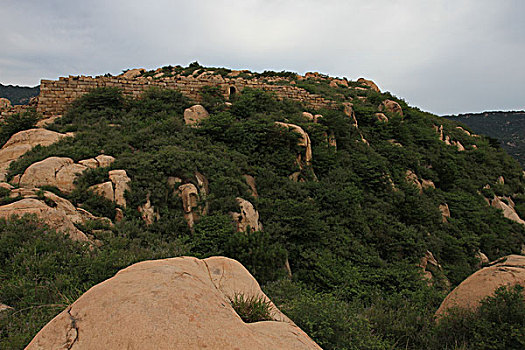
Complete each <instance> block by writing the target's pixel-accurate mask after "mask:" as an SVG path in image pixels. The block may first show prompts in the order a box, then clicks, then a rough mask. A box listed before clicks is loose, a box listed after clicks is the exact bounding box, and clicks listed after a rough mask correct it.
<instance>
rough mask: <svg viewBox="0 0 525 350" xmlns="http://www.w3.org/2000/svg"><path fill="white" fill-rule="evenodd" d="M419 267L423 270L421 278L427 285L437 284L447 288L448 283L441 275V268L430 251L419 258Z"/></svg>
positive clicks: (442, 274)
mask: <svg viewBox="0 0 525 350" xmlns="http://www.w3.org/2000/svg"><path fill="white" fill-rule="evenodd" d="M419 267H420V268H421V269H422V270H423V276H424V278H425V279H426V280H427V283H428V284H429V285H433V284H434V283H436V282H438V283H440V284H441V285H442V286H444V287H446V288H449V287H450V282H449V281H448V279H447V278H446V277H445V275H444V273H443V268H442V267H441V265H440V264H439V263H438V261H437V260H436V258H435V257H434V254H432V252H430V251H428V250H427V251H426V252H425V256H424V257H422V258H421V260H420V262H419Z"/></svg>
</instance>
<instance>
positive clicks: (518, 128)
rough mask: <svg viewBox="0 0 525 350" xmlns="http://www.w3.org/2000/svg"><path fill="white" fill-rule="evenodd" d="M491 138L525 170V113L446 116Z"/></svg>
mask: <svg viewBox="0 0 525 350" xmlns="http://www.w3.org/2000/svg"><path fill="white" fill-rule="evenodd" d="M444 117H445V118H448V119H451V120H455V121H457V122H460V123H462V124H465V125H467V126H468V127H469V128H470V129H472V130H473V131H474V132H476V133H478V134H483V135H487V136H490V137H492V138H494V139H496V140H498V141H499V144H500V146H501V147H502V148H503V149H504V150H505V151H507V152H508V153H509V154H510V155H511V156H513V157H514V158H516V160H517V161H518V162H519V163H520V164H521V166H522V167H523V168H525V112H524V111H519V112H484V113H467V114H459V115H453V116H444Z"/></svg>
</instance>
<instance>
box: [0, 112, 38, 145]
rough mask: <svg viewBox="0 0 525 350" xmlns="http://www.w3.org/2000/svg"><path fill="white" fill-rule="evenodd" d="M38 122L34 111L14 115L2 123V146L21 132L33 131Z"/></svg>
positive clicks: (0, 123) (0, 127)
mask: <svg viewBox="0 0 525 350" xmlns="http://www.w3.org/2000/svg"><path fill="white" fill-rule="evenodd" d="M37 121H38V115H37V114H36V112H35V111H34V110H29V111H25V112H23V113H18V114H13V115H10V116H7V117H5V119H4V120H2V121H1V122H0V145H4V144H5V143H6V142H7V140H9V138H10V137H11V136H12V135H14V134H16V133H17V132H19V131H22V130H27V129H31V128H32V127H34V126H35V124H36V122H37Z"/></svg>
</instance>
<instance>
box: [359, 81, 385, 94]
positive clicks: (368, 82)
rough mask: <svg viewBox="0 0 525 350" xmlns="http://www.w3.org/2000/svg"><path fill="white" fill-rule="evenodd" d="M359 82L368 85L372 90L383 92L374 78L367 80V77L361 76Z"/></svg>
mask: <svg viewBox="0 0 525 350" xmlns="http://www.w3.org/2000/svg"><path fill="white" fill-rule="evenodd" d="M357 82H358V83H360V84H363V85H368V86H369V87H370V88H371V89H372V90H374V91H376V92H381V91H380V90H379V88H378V87H377V85H376V83H374V82H373V81H372V80H367V79H365V78H359V79H357Z"/></svg>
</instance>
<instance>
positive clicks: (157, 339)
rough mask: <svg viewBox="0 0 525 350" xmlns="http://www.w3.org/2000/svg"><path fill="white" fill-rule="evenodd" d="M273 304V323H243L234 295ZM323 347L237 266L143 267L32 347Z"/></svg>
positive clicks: (90, 296)
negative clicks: (263, 300) (274, 303)
mask: <svg viewBox="0 0 525 350" xmlns="http://www.w3.org/2000/svg"><path fill="white" fill-rule="evenodd" d="M238 293H243V294H244V295H246V296H260V297H262V298H263V299H265V300H267V301H268V302H269V303H270V307H271V309H272V314H273V319H274V320H273V321H263V322H256V323H249V324H247V323H244V322H243V321H242V319H241V318H240V317H239V316H238V315H237V313H236V312H235V310H234V309H233V307H232V306H231V303H230V298H232V297H233V296H234V295H235V294H238ZM100 348H104V349H143V350H146V349H204V348H207V349H239V350H240V349H321V348H320V347H319V346H318V345H317V344H316V343H314V342H313V341H312V340H311V339H310V338H309V337H308V335H306V333H304V332H303V331H302V330H301V329H300V328H298V327H297V326H296V325H295V324H294V323H293V322H292V321H291V320H290V319H288V318H287V317H286V316H285V315H284V314H282V313H281V312H280V311H279V310H278V309H277V308H276V307H275V306H274V305H273V303H271V301H269V299H268V298H267V297H266V295H265V294H264V293H263V292H262V291H261V289H260V287H259V284H258V283H257V281H256V280H255V279H254V278H253V277H252V276H251V275H250V273H249V272H248V271H247V270H246V269H245V268H244V267H243V266H242V265H241V264H240V263H238V262H237V261H235V260H232V259H228V258H224V257H212V258H208V259H204V260H199V259H196V258H192V257H179V258H172V259H164V260H156V261H144V262H140V263H137V264H135V265H132V266H130V267H128V268H126V269H124V270H121V271H119V272H118V273H117V274H116V275H115V276H114V277H112V278H110V279H108V280H106V281H104V282H102V283H100V284H98V285H96V286H94V287H93V288H91V289H90V290H88V291H87V292H86V293H84V295H82V296H81V297H80V298H79V299H78V300H77V301H75V302H74V303H73V304H72V305H71V306H69V307H68V308H67V309H65V310H64V311H63V312H62V313H60V314H59V315H58V316H56V317H55V318H54V319H53V320H52V321H51V322H49V323H48V324H47V325H46V326H45V327H44V328H43V329H42V330H41V331H40V332H39V333H38V334H37V335H36V336H35V338H34V339H33V340H32V341H31V343H30V344H29V345H28V347H27V349H29V350H31V349H100Z"/></svg>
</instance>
